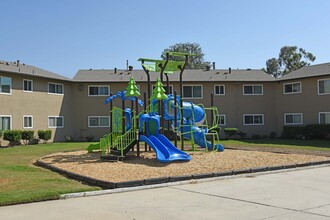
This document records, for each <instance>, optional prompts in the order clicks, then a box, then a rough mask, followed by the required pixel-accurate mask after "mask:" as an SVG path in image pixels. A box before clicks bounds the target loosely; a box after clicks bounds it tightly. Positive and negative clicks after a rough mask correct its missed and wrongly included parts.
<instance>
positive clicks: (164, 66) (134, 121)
mask: <svg viewBox="0 0 330 220" xmlns="http://www.w3.org/2000/svg"><path fill="white" fill-rule="evenodd" d="M170 56H184V57H185V61H172V60H169V57H170ZM189 56H191V54H187V53H179V52H168V53H166V60H154V59H145V58H140V59H139V61H141V63H142V68H143V69H144V71H145V73H146V74H147V80H148V81H147V83H148V87H147V88H148V89H147V92H148V95H146V93H144V102H142V101H141V100H139V99H138V96H139V95H140V92H139V91H138V88H137V86H136V83H135V81H134V78H133V77H131V78H130V81H129V83H128V87H127V88H126V91H118V92H117V93H116V94H115V95H112V94H111V95H110V96H109V97H108V98H107V99H106V100H105V102H104V103H105V104H108V103H110V109H111V114H110V122H111V124H110V133H109V134H106V135H104V137H103V138H101V139H100V142H99V143H97V144H91V145H90V146H89V147H88V149H87V150H88V152H92V151H93V150H95V149H101V151H102V156H101V158H102V159H105V160H110V161H118V160H123V159H124V157H125V155H126V154H127V152H129V151H130V150H134V146H136V150H137V156H138V157H139V156H140V142H145V150H146V151H147V145H146V144H148V145H149V149H150V147H151V148H152V149H153V150H154V151H155V153H156V157H157V159H158V160H159V161H160V162H171V161H177V160H181V161H189V160H191V157H190V155H189V154H187V153H185V152H184V139H188V140H190V141H191V150H196V149H197V148H196V144H197V145H198V146H200V147H202V148H206V149H207V150H214V151H223V150H224V147H223V146H222V145H221V144H216V142H217V141H218V140H219V135H218V132H217V131H218V130H219V127H218V122H217V119H218V117H217V116H218V115H219V114H218V109H217V108H216V107H210V108H205V107H204V106H203V105H196V104H194V103H192V102H186V101H183V99H182V94H183V91H182V90H183V89H182V88H183V85H182V84H183V83H182V74H183V72H184V69H185V67H186V65H187V62H188V57H189ZM150 71H152V72H160V79H157V81H156V84H155V87H154V89H153V94H152V95H151V84H150ZM175 71H180V95H177V94H176V91H174V94H166V91H165V89H164V87H163V84H162V81H163V75H165V76H166V83H167V88H169V78H168V74H172V73H173V72H175ZM115 98H121V100H122V107H121V108H119V107H116V106H115V107H113V106H112V100H113V99H115ZM125 100H130V101H131V109H130V108H126V107H125ZM212 100H213V94H212ZM212 102H213V101H212ZM134 103H135V104H134ZM134 105H135V109H133V106H134ZM138 105H140V106H144V110H143V111H141V112H139V111H138ZM206 111H210V112H211V124H210V125H208V122H207V121H208V120H207V116H206ZM164 121H166V122H167V126H164ZM165 128H166V129H167V133H169V131H172V132H173V134H174V144H172V143H171V141H170V140H169V139H168V138H167V137H166V136H165V135H163V134H162V133H163V132H164V130H165ZM178 137H180V140H181V150H179V149H178V148H177V138H178ZM209 140H210V141H209Z"/></svg>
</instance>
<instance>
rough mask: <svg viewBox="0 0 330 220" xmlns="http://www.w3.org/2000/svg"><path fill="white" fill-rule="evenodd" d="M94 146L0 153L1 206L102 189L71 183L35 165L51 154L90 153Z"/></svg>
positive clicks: (68, 145) (44, 146)
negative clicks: (65, 152)
mask: <svg viewBox="0 0 330 220" xmlns="http://www.w3.org/2000/svg"><path fill="white" fill-rule="evenodd" d="M89 144H90V143H53V144H40V145H30V146H17V147H12V148H2V149H0V206H1V205H9V204H17V203H24V202H33V201H41V200H47V199H56V198H58V197H59V195H60V194H63V193H71V192H81V191H90V190H97V189H100V188H98V187H91V186H87V185H84V184H81V183H79V182H76V181H73V180H69V179H67V178H65V177H63V176H61V175H59V174H57V173H55V172H52V171H49V170H46V169H43V168H40V167H36V166H34V165H33V162H34V161H35V160H36V159H38V158H40V157H42V156H45V155H47V154H50V153H54V152H60V151H72V150H81V149H86V147H87V146H88V145H89Z"/></svg>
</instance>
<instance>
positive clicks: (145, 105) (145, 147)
mask: <svg viewBox="0 0 330 220" xmlns="http://www.w3.org/2000/svg"><path fill="white" fill-rule="evenodd" d="M143 101H144V106H143V107H144V111H146V110H147V94H146V92H144V93H143ZM139 126H140V125H139ZM145 129H146V128H144V131H143V132H144V135H146V130H145ZM144 151H145V152H147V151H148V148H147V143H146V142H144Z"/></svg>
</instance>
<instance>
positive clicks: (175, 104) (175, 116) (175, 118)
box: [173, 90, 178, 148]
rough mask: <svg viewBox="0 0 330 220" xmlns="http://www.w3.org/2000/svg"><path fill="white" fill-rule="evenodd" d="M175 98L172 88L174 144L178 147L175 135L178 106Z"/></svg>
mask: <svg viewBox="0 0 330 220" xmlns="http://www.w3.org/2000/svg"><path fill="white" fill-rule="evenodd" d="M177 104H178V103H177V100H176V90H174V106H173V107H174V126H173V127H174V146H175V147H176V148H178V137H177V131H176V127H177V123H178V120H177V117H178V116H177V110H178V107H177Z"/></svg>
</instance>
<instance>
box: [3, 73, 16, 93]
mask: <svg viewBox="0 0 330 220" xmlns="http://www.w3.org/2000/svg"><path fill="white" fill-rule="evenodd" d="M1 77H6V78H10V92H9V93H7V92H2V91H1V92H0V94H1V95H11V94H12V91H13V78H11V77H9V76H0V81H1Z"/></svg>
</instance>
